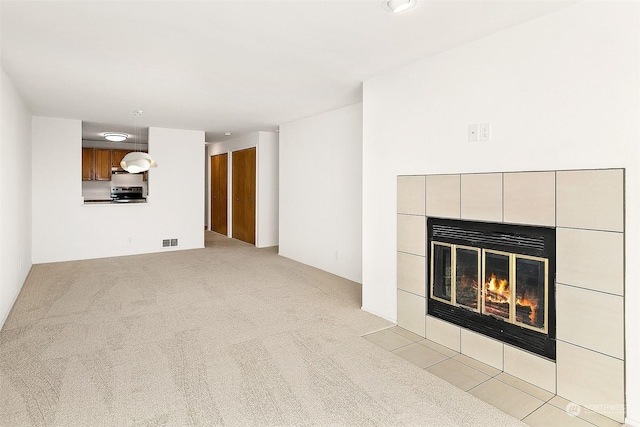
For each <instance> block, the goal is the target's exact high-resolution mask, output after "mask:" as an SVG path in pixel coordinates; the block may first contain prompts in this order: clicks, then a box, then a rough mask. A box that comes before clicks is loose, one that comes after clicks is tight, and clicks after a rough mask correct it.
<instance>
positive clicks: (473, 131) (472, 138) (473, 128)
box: [467, 123, 479, 142]
mask: <svg viewBox="0 0 640 427" xmlns="http://www.w3.org/2000/svg"><path fill="white" fill-rule="evenodd" d="M478 132H479V128H478V124H477V123H475V124H473V125H469V128H468V130H467V140H468V141H469V142H478V140H479V139H478Z"/></svg>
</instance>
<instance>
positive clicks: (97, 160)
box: [93, 148, 111, 181]
mask: <svg viewBox="0 0 640 427" xmlns="http://www.w3.org/2000/svg"><path fill="white" fill-rule="evenodd" d="M94 150H95V154H94V157H93V161H94V165H95V166H94V171H95V174H94V180H95V181H111V150H106V149H103V148H94Z"/></svg>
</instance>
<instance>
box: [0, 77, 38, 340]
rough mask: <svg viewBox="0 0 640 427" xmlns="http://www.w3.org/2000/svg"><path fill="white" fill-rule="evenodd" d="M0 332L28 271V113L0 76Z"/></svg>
mask: <svg viewBox="0 0 640 427" xmlns="http://www.w3.org/2000/svg"><path fill="white" fill-rule="evenodd" d="M0 98H1V99H0V328H1V327H2V325H3V324H4V322H5V320H6V319H7V316H8V315H9V312H10V311H11V307H12V306H13V303H14V302H15V300H16V298H17V297H18V293H20V289H22V284H23V283H24V280H25V278H26V277H27V274H28V273H29V270H30V269H31V113H30V112H29V110H28V108H27V106H26V105H25V104H24V102H23V101H22V98H21V97H20V95H19V94H18V92H17V91H16V89H15V87H14V86H13V83H12V82H11V80H9V77H7V75H6V74H5V72H4V70H2V75H1V76H0Z"/></svg>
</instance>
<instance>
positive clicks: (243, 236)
mask: <svg viewBox="0 0 640 427" xmlns="http://www.w3.org/2000/svg"><path fill="white" fill-rule="evenodd" d="M231 163H232V164H231V179H232V184H231V186H232V198H233V200H232V212H233V213H232V219H233V224H232V228H233V232H232V234H233V238H234V239H238V240H242V241H244V242H247V243H251V244H252V245H255V243H256V149H255V148H249V149H247V150H240V151H234V152H233V154H232V156H231Z"/></svg>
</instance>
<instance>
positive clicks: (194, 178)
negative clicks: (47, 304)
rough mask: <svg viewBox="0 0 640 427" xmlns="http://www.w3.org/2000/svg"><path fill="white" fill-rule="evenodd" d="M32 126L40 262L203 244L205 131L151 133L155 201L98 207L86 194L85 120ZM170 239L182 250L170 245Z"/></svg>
mask: <svg viewBox="0 0 640 427" xmlns="http://www.w3.org/2000/svg"><path fill="white" fill-rule="evenodd" d="M32 129H33V198H32V200H33V262H34V263H44V262H53V261H66V260H75V259H89V258H100V257H110V256H119V255H131V254H140V253H149V252H163V251H168V250H180V249H194V248H203V247H204V235H203V230H202V211H203V209H204V200H203V196H202V195H203V193H204V168H203V167H202V149H203V146H204V132H202V131H189V130H174V129H162V128H150V129H149V154H150V155H151V157H153V159H154V160H155V161H156V162H157V163H158V167H157V168H154V169H151V170H150V171H149V181H148V193H149V194H148V203H146V204H142V203H138V204H123V205H93V206H91V205H83V203H82V197H81V194H82V180H81V179H80V178H81V167H82V164H81V156H80V153H81V151H80V150H81V144H82V141H81V122H80V121H79V120H69V119H57V118H48V117H34V118H33V128H32ZM69 159H77V162H69ZM62 166H64V167H62ZM169 238H177V239H178V242H179V245H178V246H177V247H172V248H163V247H162V240H163V239H169Z"/></svg>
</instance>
